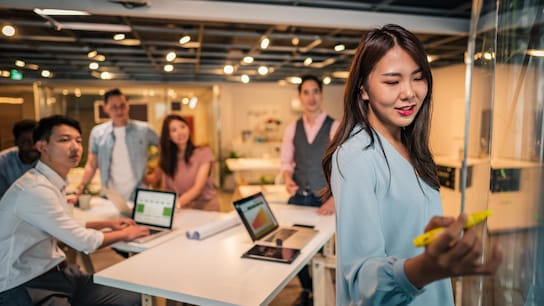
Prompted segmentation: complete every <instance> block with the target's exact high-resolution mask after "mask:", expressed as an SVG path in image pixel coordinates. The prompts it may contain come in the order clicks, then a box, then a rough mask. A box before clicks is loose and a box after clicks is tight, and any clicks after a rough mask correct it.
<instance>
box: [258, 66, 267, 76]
mask: <svg viewBox="0 0 544 306" xmlns="http://www.w3.org/2000/svg"><path fill="white" fill-rule="evenodd" d="M257 72H259V74H260V75H267V74H268V67H266V66H260V67H259V69H257Z"/></svg>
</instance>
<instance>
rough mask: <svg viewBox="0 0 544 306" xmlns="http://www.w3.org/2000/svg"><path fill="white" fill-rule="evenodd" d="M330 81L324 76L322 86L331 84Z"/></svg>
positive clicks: (328, 77)
mask: <svg viewBox="0 0 544 306" xmlns="http://www.w3.org/2000/svg"><path fill="white" fill-rule="evenodd" d="M331 81H332V79H331V77H330V76H326V77H324V78H323V84H325V85H329V84H330V83H331Z"/></svg>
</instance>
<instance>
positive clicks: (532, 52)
mask: <svg viewBox="0 0 544 306" xmlns="http://www.w3.org/2000/svg"><path fill="white" fill-rule="evenodd" d="M527 54H528V55H530V56H538V57H544V50H539V49H529V50H527Z"/></svg>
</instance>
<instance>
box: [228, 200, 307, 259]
mask: <svg viewBox="0 0 544 306" xmlns="http://www.w3.org/2000/svg"><path fill="white" fill-rule="evenodd" d="M234 208H235V209H236V211H237V212H238V215H239V216H240V219H241V220H242V223H243V224H244V226H245V228H246V230H247V232H248V233H249V236H250V237H251V239H252V240H253V241H254V242H256V243H258V244H260V245H274V246H276V245H281V246H284V247H288V248H295V249H302V248H303V247H304V246H305V245H306V244H307V243H308V241H310V240H311V239H312V238H313V237H314V236H315V234H316V233H317V230H315V229H312V228H308V227H301V226H291V227H284V226H280V225H279V223H278V221H277V220H276V217H275V216H274V213H273V212H272V209H270V205H269V204H268V202H267V201H266V199H265V197H264V195H263V194H262V193H261V192H258V193H255V194H253V195H250V196H248V197H245V198H243V199H239V200H237V201H235V202H234Z"/></svg>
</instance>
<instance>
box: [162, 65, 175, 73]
mask: <svg viewBox="0 0 544 306" xmlns="http://www.w3.org/2000/svg"><path fill="white" fill-rule="evenodd" d="M164 71H166V72H172V71H174V66H173V65H170V64H168V65H164Z"/></svg>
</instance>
